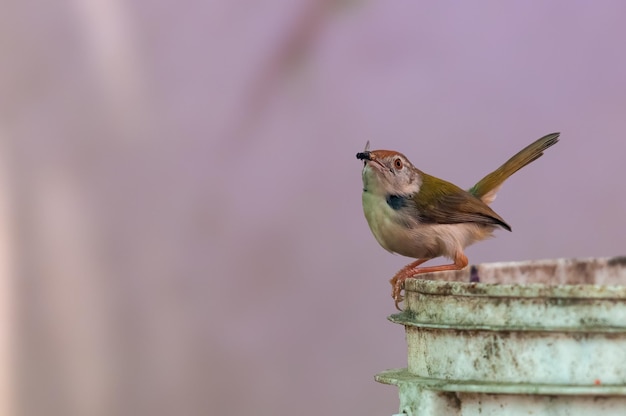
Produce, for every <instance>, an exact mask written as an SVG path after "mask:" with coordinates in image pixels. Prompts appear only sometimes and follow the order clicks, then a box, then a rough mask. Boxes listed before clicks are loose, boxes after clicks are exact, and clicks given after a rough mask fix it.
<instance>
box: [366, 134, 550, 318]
mask: <svg viewBox="0 0 626 416" xmlns="http://www.w3.org/2000/svg"><path fill="white" fill-rule="evenodd" d="M559 134H560V133H552V134H548V135H547V136H544V137H542V138H541V139H539V140H537V141H536V142H534V143H532V144H531V145H529V146H527V147H526V148H524V149H523V150H521V151H520V152H519V153H517V154H516V155H515V156H513V157H512V158H510V159H509V160H508V161H507V162H506V163H504V164H503V165H502V166H500V167H499V168H498V169H496V170H495V171H493V172H492V173H490V174H489V175H487V176H485V177H484V178H483V179H481V180H480V181H479V182H478V183H477V184H476V185H474V186H473V187H472V188H470V189H469V190H468V191H465V190H463V189H461V188H459V187H458V186H456V185H453V184H451V183H450V182H446V181H444V180H443V179H439V178H436V177H434V176H431V175H428V174H426V173H424V172H422V171H420V170H419V169H417V168H416V167H415V166H413V165H412V164H411V162H409V160H408V159H407V158H406V156H404V155H403V154H402V153H398V152H395V151H393V150H372V151H370V150H369V142H368V143H367V145H366V147H365V150H364V151H363V152H359V153H357V155H356V157H357V159H360V160H363V162H364V166H363V211H364V212H365V218H366V219H367V223H368V224H369V226H370V229H371V230H372V233H373V234H374V237H376V240H377V241H378V243H379V244H380V245H381V246H383V248H384V249H385V250H387V251H390V252H392V253H398V254H402V255H403V256H407V257H413V258H416V259H417V261H414V262H413V263H411V264H409V265H407V266H405V267H404V268H403V269H402V270H400V271H399V272H398V273H397V274H396V275H395V276H394V277H393V279H391V285H392V287H393V289H392V294H391V295H392V297H393V299H394V301H395V304H396V308H398V309H400V308H399V307H398V303H399V302H402V300H403V297H402V296H401V292H402V289H403V285H404V280H405V279H407V278H408V277H411V276H414V275H416V274H420V273H430V272H438V271H443V270H461V269H463V268H464V267H466V266H467V264H468V261H467V257H466V256H465V254H464V253H463V250H464V249H465V247H467V246H469V245H470V244H473V243H475V242H477V241H481V240H484V239H486V238H488V237H491V236H492V234H493V231H494V230H495V229H496V228H498V227H501V228H504V229H505V230H508V231H511V227H510V226H509V225H508V224H507V223H506V222H505V221H504V220H503V219H502V217H500V216H499V215H498V214H496V213H495V212H494V211H493V210H492V209H491V208H489V206H488V204H490V203H491V202H493V200H494V199H495V198H496V193H497V192H498V190H499V189H500V187H501V186H502V183H503V182H504V181H505V180H506V179H507V178H508V177H509V176H511V175H512V174H514V173H515V172H517V171H518V170H520V169H521V168H523V167H524V166H526V165H528V164H529V163H530V162H532V161H534V160H536V159H538V158H539V157H540V156H541V155H543V151H544V150H546V149H547V148H549V147H550V146H552V145H554V144H555V143H556V142H558V140H559ZM440 256H445V257H447V258H450V259H452V260H453V261H454V263H452V264H447V265H442V266H431V267H418V266H419V265H421V264H422V263H424V262H425V261H428V260H430V259H433V258H435V257H440Z"/></svg>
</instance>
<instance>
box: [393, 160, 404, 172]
mask: <svg viewBox="0 0 626 416" xmlns="http://www.w3.org/2000/svg"><path fill="white" fill-rule="evenodd" d="M393 166H394V167H395V168H396V169H398V170H400V169H402V159H400V158H397V159H396V160H394V161H393Z"/></svg>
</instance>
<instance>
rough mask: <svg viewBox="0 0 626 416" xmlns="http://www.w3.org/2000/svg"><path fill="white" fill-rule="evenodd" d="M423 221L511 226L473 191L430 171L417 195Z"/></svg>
mask: <svg viewBox="0 0 626 416" xmlns="http://www.w3.org/2000/svg"><path fill="white" fill-rule="evenodd" d="M413 201H414V202H415V208H416V210H417V215H418V216H419V218H420V221H422V222H426V223H437V224H458V223H466V222H473V223H477V224H485V225H499V226H501V227H502V228H505V229H507V230H509V231H511V227H510V226H509V225H508V224H507V223H506V222H504V220H503V219H502V218H501V217H500V216H499V215H498V214H496V213H495V212H494V210H492V209H491V208H489V206H488V205H487V204H485V203H484V202H482V201H481V200H480V199H478V198H477V197H475V196H474V195H472V194H470V193H469V192H467V191H465V190H463V189H461V188H459V187H458V186H456V185H453V184H451V183H449V182H446V181H444V180H442V179H438V178H435V177H434V176H430V175H427V174H423V176H422V186H421V187H420V191H419V192H418V193H417V194H415V195H413Z"/></svg>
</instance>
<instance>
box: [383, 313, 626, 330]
mask: <svg viewBox="0 0 626 416" xmlns="http://www.w3.org/2000/svg"><path fill="white" fill-rule="evenodd" d="M387 319H388V320H389V321H391V322H393V323H394V324H400V325H404V326H411V327H416V328H424V329H433V330H451V331H492V332H502V331H509V332H551V333H593V334H621V333H623V334H626V326H623V327H621V326H601V327H599V326H597V325H589V326H580V325H577V326H571V327H568V326H530V325H465V324H454V325H450V324H433V323H432V322H420V321H418V320H416V319H415V314H413V313H412V312H407V311H404V312H401V313H397V314H394V315H390V316H388V317H387Z"/></svg>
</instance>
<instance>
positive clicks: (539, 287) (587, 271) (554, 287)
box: [405, 256, 626, 301]
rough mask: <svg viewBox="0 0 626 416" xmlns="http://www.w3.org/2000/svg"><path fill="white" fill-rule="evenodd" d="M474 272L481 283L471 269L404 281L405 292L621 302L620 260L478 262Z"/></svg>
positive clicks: (623, 274) (624, 288)
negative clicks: (476, 278)
mask: <svg viewBox="0 0 626 416" xmlns="http://www.w3.org/2000/svg"><path fill="white" fill-rule="evenodd" d="M473 267H474V268H475V270H476V276H475V277H477V276H480V279H481V281H480V282H475V283H474V282H470V274H471V269H470V268H469V267H466V268H465V269H463V270H454V271H446V272H438V273H425V274H421V275H418V277H419V278H410V279H407V280H406V281H405V290H406V291H407V292H415V293H418V294H420V293H421V294H426V295H441V296H471V297H493V298H554V299H561V298H568V299H607V300H624V301H626V257H624V256H622V257H600V258H560V259H544V260H530V261H517V262H497V263H483V264H478V265H476V266H473ZM502 276H506V277H505V278H502ZM609 276H610V278H609ZM509 277H510V278H509ZM569 279H572V280H569ZM607 279H608V280H607ZM622 282H624V284H622Z"/></svg>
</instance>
